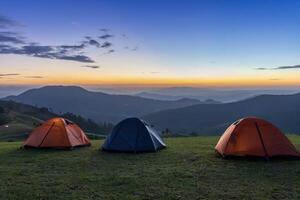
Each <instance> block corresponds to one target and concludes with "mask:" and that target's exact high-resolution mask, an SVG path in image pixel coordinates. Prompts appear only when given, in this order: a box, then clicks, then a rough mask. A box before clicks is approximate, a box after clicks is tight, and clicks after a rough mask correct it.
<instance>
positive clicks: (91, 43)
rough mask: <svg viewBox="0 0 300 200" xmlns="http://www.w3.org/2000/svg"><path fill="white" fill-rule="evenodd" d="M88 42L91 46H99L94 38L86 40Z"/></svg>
mask: <svg viewBox="0 0 300 200" xmlns="http://www.w3.org/2000/svg"><path fill="white" fill-rule="evenodd" d="M88 43H89V44H90V45H92V46H95V47H98V48H99V47H100V43H99V42H97V41H96V40H93V39H92V40H89V41H88Z"/></svg>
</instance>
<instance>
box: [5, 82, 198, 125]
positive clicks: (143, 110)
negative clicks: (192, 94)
mask: <svg viewBox="0 0 300 200" xmlns="http://www.w3.org/2000/svg"><path fill="white" fill-rule="evenodd" d="M4 99H5V100H13V101H16V102H21V103H25V104H29V105H33V106H38V107H46V108H49V109H50V110H51V111H53V112H55V113H65V112H71V113H74V114H78V115H81V116H83V117H85V118H91V119H93V120H95V121H97V122H102V121H104V122H113V123H115V122H117V121H119V120H121V119H123V118H125V117H129V116H141V115H146V114H149V113H152V112H157V111H161V110H163V109H172V108H180V107H185V106H190V105H195V104H198V103H201V102H200V101H198V100H194V99H187V98H185V99H180V100H177V101H160V100H153V99H147V98H141V97H136V96H129V95H111V94H105V93H102V92H91V91H88V90H85V89H83V88H81V87H77V86H46V87H42V88H38V89H31V90H28V91H26V92H24V93H22V94H20V95H17V96H9V97H6V98H4Z"/></svg>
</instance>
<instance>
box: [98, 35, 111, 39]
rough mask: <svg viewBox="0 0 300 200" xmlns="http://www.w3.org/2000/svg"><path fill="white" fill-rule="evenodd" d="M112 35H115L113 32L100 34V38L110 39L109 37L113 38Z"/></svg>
mask: <svg viewBox="0 0 300 200" xmlns="http://www.w3.org/2000/svg"><path fill="white" fill-rule="evenodd" d="M112 37H114V36H113V35H111V34H104V35H101V36H99V37H98V38H100V39H108V38H112Z"/></svg>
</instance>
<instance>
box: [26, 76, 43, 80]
mask: <svg viewBox="0 0 300 200" xmlns="http://www.w3.org/2000/svg"><path fill="white" fill-rule="evenodd" d="M23 77H24V78H37V79H39V78H44V77H43V76H23Z"/></svg>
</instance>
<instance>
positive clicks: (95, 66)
mask: <svg viewBox="0 0 300 200" xmlns="http://www.w3.org/2000/svg"><path fill="white" fill-rule="evenodd" d="M82 67H85V68H91V69H99V68H100V66H97V65H84V66H82Z"/></svg>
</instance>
